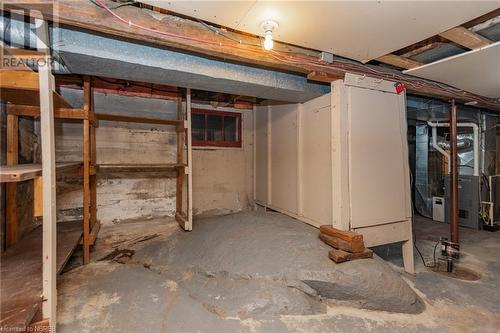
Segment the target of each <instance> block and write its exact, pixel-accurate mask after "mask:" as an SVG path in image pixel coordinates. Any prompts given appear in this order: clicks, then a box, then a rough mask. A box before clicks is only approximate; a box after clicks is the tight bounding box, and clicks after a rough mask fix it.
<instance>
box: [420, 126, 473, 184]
mask: <svg viewBox="0 0 500 333" xmlns="http://www.w3.org/2000/svg"><path fill="white" fill-rule="evenodd" d="M427 125H429V126H430V127H432V147H434V148H435V149H436V150H437V151H438V152H440V153H441V154H442V155H443V156H445V157H446V158H447V159H448V162H449V161H450V155H449V154H448V153H447V152H446V151H445V150H443V149H442V148H441V147H439V146H438V144H437V141H436V142H434V134H435V133H437V132H436V130H435V129H436V127H450V124H449V123H432V122H430V121H428V122H427ZM456 125H457V127H471V128H472V131H473V135H474V176H479V169H480V168H479V141H480V140H479V126H478V125H477V124H475V123H457V124H456ZM436 140H437V135H436ZM437 147H439V148H437ZM448 171H450V163H448Z"/></svg>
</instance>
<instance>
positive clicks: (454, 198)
mask: <svg viewBox="0 0 500 333" xmlns="http://www.w3.org/2000/svg"><path fill="white" fill-rule="evenodd" d="M450 148H451V149H450V189H451V191H450V234H451V235H450V238H451V241H452V242H453V243H458V164H457V106H456V104H455V100H454V99H452V100H451V108H450Z"/></svg>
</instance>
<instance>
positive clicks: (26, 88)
mask: <svg viewBox="0 0 500 333" xmlns="http://www.w3.org/2000/svg"><path fill="white" fill-rule="evenodd" d="M0 91H1V97H2V99H4V100H5V101H6V102H8V103H12V104H18V105H32V106H40V93H39V83H38V73H36V72H31V71H19V70H5V69H2V70H0ZM53 98H54V107H55V108H71V105H70V104H69V103H68V102H67V101H66V100H65V99H64V98H63V97H62V96H61V95H59V93H57V92H56V91H54V92H53Z"/></svg>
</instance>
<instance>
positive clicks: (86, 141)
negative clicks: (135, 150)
mask: <svg viewBox="0 0 500 333" xmlns="http://www.w3.org/2000/svg"><path fill="white" fill-rule="evenodd" d="M90 89H91V88H90V77H88V76H85V78H84V81H83V110H84V111H85V112H89V110H90V107H91V91H90ZM89 177H90V123H89V121H88V120H84V121H83V264H84V265H86V264H88V263H89V262H90V237H89V233H90V222H89V220H90V179H89Z"/></svg>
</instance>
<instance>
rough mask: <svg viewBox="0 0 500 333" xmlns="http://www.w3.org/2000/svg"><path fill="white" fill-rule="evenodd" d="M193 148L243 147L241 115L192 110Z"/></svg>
mask: <svg viewBox="0 0 500 333" xmlns="http://www.w3.org/2000/svg"><path fill="white" fill-rule="evenodd" d="M191 136H192V140H193V146H202V147H203V146H204V147H207V146H215V147H241V113H236V112H222V111H212V110H202V109H193V110H191Z"/></svg>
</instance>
